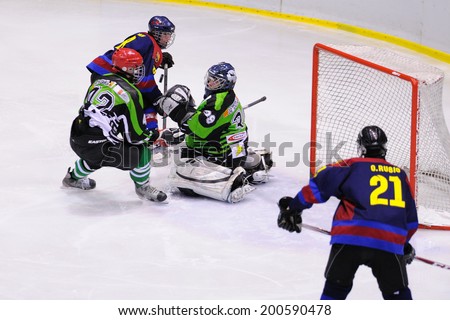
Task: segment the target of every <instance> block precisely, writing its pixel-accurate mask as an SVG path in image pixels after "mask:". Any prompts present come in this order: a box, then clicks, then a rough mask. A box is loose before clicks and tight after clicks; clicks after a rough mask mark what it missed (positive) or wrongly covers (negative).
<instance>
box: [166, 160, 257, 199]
mask: <svg viewBox="0 0 450 320" xmlns="http://www.w3.org/2000/svg"><path fill="white" fill-rule="evenodd" d="M183 160H184V161H176V162H175V165H174V166H173V167H172V169H171V172H170V175H169V185H170V186H171V187H176V188H179V189H184V190H191V191H192V192H193V193H195V194H198V195H202V196H205V197H208V198H213V199H216V200H220V201H226V202H230V203H234V202H239V201H241V200H242V199H243V198H244V196H245V195H246V194H247V193H248V192H250V191H253V190H254V188H252V187H251V186H249V185H248V184H246V182H245V179H244V174H245V170H244V169H243V168H242V167H237V168H236V169H234V170H231V169H229V168H227V167H223V166H220V165H217V164H214V163H212V162H208V161H207V160H205V158H204V157H197V158H191V159H186V160H185V159H183Z"/></svg>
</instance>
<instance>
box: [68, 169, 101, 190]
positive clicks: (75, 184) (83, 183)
mask: <svg viewBox="0 0 450 320" xmlns="http://www.w3.org/2000/svg"><path fill="white" fill-rule="evenodd" d="M62 184H63V186H64V187H67V188H76V189H82V190H91V189H94V188H95V185H96V183H95V180H93V179H89V178H88V177H84V178H81V179H78V180H77V179H74V178H72V176H71V174H70V168H69V170H68V172H67V174H66V176H65V177H64V179H63V181H62Z"/></svg>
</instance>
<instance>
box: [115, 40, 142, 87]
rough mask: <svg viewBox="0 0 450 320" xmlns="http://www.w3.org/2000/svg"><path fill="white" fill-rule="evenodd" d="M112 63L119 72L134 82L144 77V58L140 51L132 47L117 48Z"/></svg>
mask: <svg viewBox="0 0 450 320" xmlns="http://www.w3.org/2000/svg"><path fill="white" fill-rule="evenodd" d="M112 64H113V67H114V69H115V70H116V71H117V73H119V74H121V75H123V76H125V77H126V78H127V79H128V80H130V81H132V82H133V83H134V84H137V83H139V82H140V81H141V80H142V78H143V77H144V70H145V69H144V65H143V59H142V56H141V55H140V53H139V52H137V51H136V50H134V49H130V48H120V49H117V50H116V51H115V52H114V53H113V55H112Z"/></svg>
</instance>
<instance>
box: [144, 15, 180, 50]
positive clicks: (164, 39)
mask: <svg viewBox="0 0 450 320" xmlns="http://www.w3.org/2000/svg"><path fill="white" fill-rule="evenodd" d="M148 33H149V34H150V35H151V36H152V37H153V38H155V40H156V43H158V45H159V46H160V47H161V49H167V48H168V47H170V46H171V45H172V43H173V42H174V40H175V25H174V24H173V23H172V22H171V21H170V20H169V19H168V18H167V17H165V16H154V17H152V18H151V19H150V21H149V22H148Z"/></svg>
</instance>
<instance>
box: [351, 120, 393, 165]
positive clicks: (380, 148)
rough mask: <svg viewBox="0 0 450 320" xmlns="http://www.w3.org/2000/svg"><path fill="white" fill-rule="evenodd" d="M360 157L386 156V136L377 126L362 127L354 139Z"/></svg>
mask: <svg viewBox="0 0 450 320" xmlns="http://www.w3.org/2000/svg"><path fill="white" fill-rule="evenodd" d="M356 143H357V145H358V153H359V155H360V156H361V157H370V158H384V157H385V156H386V151H387V149H386V143H387V137H386V134H385V133H384V131H383V130H382V129H381V128H380V127H377V126H367V127H364V128H363V129H362V130H361V131H360V133H359V134H358V139H357V140H356Z"/></svg>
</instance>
